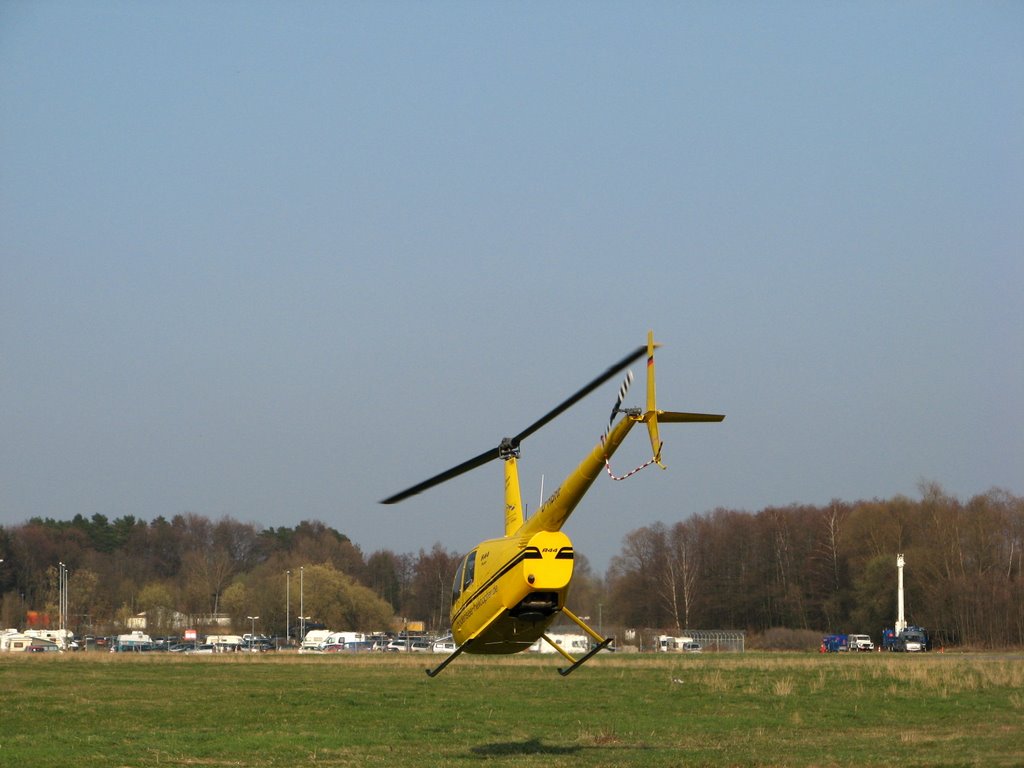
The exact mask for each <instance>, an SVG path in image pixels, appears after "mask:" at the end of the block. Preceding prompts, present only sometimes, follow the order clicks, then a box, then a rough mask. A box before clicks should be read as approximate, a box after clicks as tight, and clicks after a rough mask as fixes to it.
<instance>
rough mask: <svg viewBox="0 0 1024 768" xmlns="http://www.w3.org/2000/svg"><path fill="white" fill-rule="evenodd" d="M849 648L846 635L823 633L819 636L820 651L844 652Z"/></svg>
mask: <svg viewBox="0 0 1024 768" xmlns="http://www.w3.org/2000/svg"><path fill="white" fill-rule="evenodd" d="M848 650H850V645H849V640H848V638H847V636H846V635H825V636H824V637H823V638H821V652H822V653H845V652H846V651H848Z"/></svg>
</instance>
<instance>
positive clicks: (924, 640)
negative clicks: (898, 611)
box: [882, 626, 932, 653]
mask: <svg viewBox="0 0 1024 768" xmlns="http://www.w3.org/2000/svg"><path fill="white" fill-rule="evenodd" d="M931 647H932V643H931V640H930V638H929V637H928V631H927V630H925V629H924V628H923V627H914V626H909V627H907V628H906V629H902V630H900V631H899V632H897V631H896V630H895V629H889V628H886V629H883V630H882V648H883V649H884V650H886V651H894V652H896V653H917V652H920V651H927V650H930V649H931Z"/></svg>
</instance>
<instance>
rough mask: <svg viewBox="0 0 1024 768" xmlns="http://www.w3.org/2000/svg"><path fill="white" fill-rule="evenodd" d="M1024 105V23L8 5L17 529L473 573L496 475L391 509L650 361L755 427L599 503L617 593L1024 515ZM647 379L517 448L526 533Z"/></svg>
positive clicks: (834, 8)
mask: <svg viewBox="0 0 1024 768" xmlns="http://www.w3.org/2000/svg"><path fill="white" fill-rule="evenodd" d="M1022 96H1024V5H1022V4H1021V3H1017V2H1005V3H1002V2H985V3H941V2H940V3H934V2H927V3H924V2H921V3H918V2H907V3H898V4H893V3H885V2H881V3H871V2H868V3H817V2H806V3H747V2H739V3H728V2H726V3H718V2H706V3H705V2H697V3H643V4H637V3H612V2H598V3H582V2H579V3H576V2H568V3H546V2H525V3H476V2H466V3H443V2H442V3H418V2H394V3H370V2H367V3H333V2H322V3H320V2H299V3H290V2H289V3H285V2H272V3H260V2H256V3H242V2H223V3H188V2H180V3H177V2H176V3H135V2H10V1H8V2H4V3H3V4H0V434H2V439H0V524H17V523H20V522H23V521H25V520H26V519H28V518H29V517H31V516H35V515H40V516H50V517H56V518H58V519H70V518H71V517H72V516H73V515H75V514H76V513H81V514H83V515H85V516H87V517H88V516H91V515H93V514H95V513H101V514H104V515H107V516H109V517H117V516H121V515H126V514H133V515H136V516H139V517H142V518H144V519H146V520H150V519H152V518H153V517H155V516H157V515H164V516H168V517H170V516H172V515H174V514H176V513H180V512H195V513H198V514H202V515H207V516H210V517H212V518H218V517H220V516H222V515H231V516H233V517H235V518H237V519H239V520H242V521H244V522H255V523H259V524H262V525H267V526H277V525H294V524H296V523H298V522H299V521H300V520H303V519H319V520H322V521H324V522H325V523H327V524H329V525H331V526H334V527H336V528H337V529H338V530H340V531H342V532H344V533H346V534H347V535H349V536H350V537H351V538H352V540H353V541H354V542H355V543H357V544H358V545H359V546H361V547H362V548H363V550H364V551H365V552H367V553H369V552H372V551H374V550H376V549H379V548H390V549H393V550H396V551H398V552H415V551H417V550H419V549H420V548H421V547H423V548H429V547H430V546H432V545H433V543H434V542H440V543H442V544H443V545H444V546H445V547H447V548H449V549H452V550H459V551H461V550H465V549H467V548H468V547H470V546H472V545H473V544H475V543H476V542H477V541H478V540H480V539H482V538H486V537H489V536H492V535H497V534H498V533H500V531H501V527H502V520H503V512H502V480H501V468H500V466H499V465H498V464H497V463H495V464H493V465H491V466H489V467H487V468H483V469H480V470H477V471H476V472H475V473H473V474H471V475H467V476H464V477H462V478H460V479H458V480H455V481H453V482H451V483H448V484H447V485H444V486H441V487H439V488H435V489H433V490H432V491H430V492H428V493H425V494H423V495H420V496H418V497H415V498H414V499H411V500H409V501H407V502H405V503H403V504H401V505H399V506H397V507H391V506H387V507H385V506H381V505H379V504H378V503H377V501H378V500H379V499H381V498H383V497H385V496H387V495H389V494H391V493H393V492H395V491H398V490H400V489H402V488H404V487H406V486H408V485H411V484H413V483H415V482H417V481H419V480H422V479H424V478H426V477H427V476H429V475H432V474H434V473H435V472H438V471H440V470H442V469H444V468H446V467H447V466H449V465H451V464H455V463H457V462H459V461H461V460H463V459H465V458H468V457H469V456H472V455H475V454H476V453H479V452H481V451H483V450H485V449H487V448H489V447H491V446H493V445H495V444H496V443H497V441H498V440H499V439H500V438H501V437H502V436H504V435H508V434H514V433H516V432H518V431H519V430H521V429H522V428H523V427H525V426H526V425H527V424H529V423H531V422H532V421H533V420H534V419H535V418H537V417H538V416H540V415H541V414H542V413H544V412H545V411H546V410H547V409H548V408H550V407H552V406H553V405H554V404H556V403H557V402H558V401H560V400H561V399H562V398H563V397H565V396H567V395H568V394H569V393H570V392H572V391H573V390H574V389H576V388H577V387H578V386H580V385H582V384H583V383H585V382H586V381H588V380H589V379H591V378H592V377H593V376H595V375H596V374H597V373H599V372H600V371H602V370H604V369H605V368H606V367H607V366H608V365H610V364H611V363H612V362H613V361H614V360H617V359H619V358H620V357H622V356H623V355H624V354H625V353H626V352H627V351H629V350H630V349H632V348H634V347H635V346H637V345H639V344H641V343H643V341H644V338H645V334H646V331H647V329H648V328H653V329H654V330H655V332H656V335H657V337H658V339H659V340H660V341H661V342H663V343H664V345H665V346H664V348H663V349H662V350H660V352H659V357H658V372H659V396H660V405H661V406H662V407H664V408H670V409H679V410H702V411H713V412H722V413H725V414H727V419H726V421H725V422H724V423H723V424H720V425H678V426H672V427H667V428H666V429H665V433H664V435H663V436H664V438H665V442H666V445H665V454H664V458H665V461H666V463H667V464H668V466H669V471H667V472H661V471H658V470H656V469H650V470H647V471H645V472H643V473H640V474H639V475H637V476H636V477H634V478H632V479H630V480H629V481H627V482H623V483H612V482H610V481H604V480H602V481H599V482H598V483H597V484H596V486H595V487H594V489H593V490H592V491H591V493H590V495H589V496H588V497H587V498H586V499H585V500H584V502H583V504H582V505H581V507H580V508H579V509H578V510H577V512H576V514H575V515H574V516H573V518H572V519H571V520H570V521H569V524H568V526H567V528H566V532H567V533H568V534H569V535H570V536H571V537H572V538H573V540H574V542H575V544H576V546H577V548H578V549H579V550H580V551H582V552H583V553H584V554H587V555H588V556H589V557H590V558H591V560H592V563H593V564H594V565H595V567H596V568H597V570H598V571H603V569H604V566H605V565H606V564H607V561H608V559H609V558H610V557H611V556H612V555H613V554H615V553H616V552H618V551H619V549H620V546H621V542H622V537H623V535H624V534H626V533H627V532H628V531H630V530H633V529H635V528H637V527H640V526H643V525H648V524H651V523H653V522H656V521H664V522H667V523H672V522H675V521H676V520H680V519H683V518H685V517H687V516H689V515H691V514H694V513H700V512H704V511H707V510H711V509H714V508H716V507H719V506H723V507H728V508H736V509H746V510H750V511H756V510H758V509H761V508H763V507H765V506H770V505H786V504H790V503H794V502H803V503H813V504H824V503H827V502H828V501H829V500H831V499H833V498H839V499H843V500H847V501H854V500H857V499H864V498H873V497H890V496H892V495H895V494H906V495H909V496H912V497H913V496H916V495H917V487H918V483H919V482H920V481H921V480H929V481H937V482H938V483H940V484H941V485H942V486H943V487H944V488H945V489H946V491H947V492H949V493H952V494H954V495H957V496H959V497H960V498H963V499H966V498H969V497H970V496H972V495H974V494H977V493H983V492H985V491H987V490H989V489H991V488H992V487H1002V488H1006V489H1008V490H1010V491H1012V492H1014V493H1017V494H1020V493H1022V492H1024V300H1022V297H1024V98H1022ZM642 369H643V366H642V365H641V366H639V367H637V369H636V373H637V374H638V375H640V374H642ZM617 383H618V382H617V381H614V382H612V383H610V384H609V385H608V386H607V387H606V388H604V389H603V390H601V391H599V392H597V393H595V394H594V395H592V396H591V397H590V398H589V399H587V400H585V401H584V402H583V403H582V404H580V405H578V406H576V408H575V409H574V410H573V411H571V412H570V413H569V414H566V416H564V417H563V418H562V419H560V420H558V421H555V422H554V423H552V424H551V425H549V426H547V427H545V428H544V429H543V430H542V431H541V432H538V433H537V434H536V435H534V436H533V437H532V438H530V440H528V441H527V442H526V444H525V445H524V452H523V458H522V462H521V475H522V482H523V488H524V495H525V496H526V498H527V501H528V502H529V504H530V506H531V508H533V507H535V506H536V503H537V499H538V498H539V496H540V487H541V482H542V478H543V482H544V485H545V491H546V493H549V492H550V491H551V490H553V489H554V487H555V485H556V484H557V483H558V482H559V481H560V480H561V478H562V477H564V475H565V474H566V473H567V472H568V471H570V470H571V468H572V467H573V466H574V465H575V464H576V462H577V461H578V460H579V459H580V458H582V456H583V455H584V453H585V452H586V451H588V450H589V449H590V447H591V446H592V445H593V444H594V442H596V440H597V438H598V436H599V435H600V433H601V431H602V430H603V428H604V424H605V419H606V417H607V413H608V410H609V409H610V407H611V404H612V402H613V400H614V397H615V389H616V386H617ZM641 391H642V388H641V387H639V386H637V387H636V388H635V392H634V394H635V395H636V397H634V398H633V400H634V401H638V400H639V396H640V392H641ZM645 458H646V447H645V440H644V438H643V437H642V435H641V434H640V433H637V434H635V435H633V436H632V441H631V443H630V444H629V445H628V446H627V447H626V448H624V449H623V452H622V453H621V454H620V455H619V456H617V457H616V460H615V462H614V463H613V468H614V469H615V470H617V471H625V470H628V469H631V468H632V467H633V466H634V465H636V464H638V463H640V462H642V461H643V460H644V459H645Z"/></svg>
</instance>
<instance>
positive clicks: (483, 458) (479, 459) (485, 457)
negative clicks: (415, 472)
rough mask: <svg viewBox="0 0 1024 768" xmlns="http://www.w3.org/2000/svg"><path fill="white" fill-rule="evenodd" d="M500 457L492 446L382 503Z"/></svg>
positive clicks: (394, 500)
mask: <svg viewBox="0 0 1024 768" xmlns="http://www.w3.org/2000/svg"><path fill="white" fill-rule="evenodd" d="M496 458H498V449H497V448H491V449H490V450H489V451H484V452H483V453H481V454H480V455H479V456H475V457H473V458H472V459H470V460H469V461H464V462H462V463H461V464H459V465H458V466H456V467H452V468H451V469H446V470H445V471H444V472H442V473H441V474H439V475H434V476H433V477H431V478H430V479H429V480H424V481H423V482H422V483H417V484H416V485H414V486H412V487H411V488H406V489H405V490H404V491H401V492H400V493H396V494H395V495H394V496H388V497H387V498H386V499H382V500H381V502H380V503H381V504H395V503H397V502H399V501H402V500H403V499H407V498H409V497H410V496H415V495H416V494H417V493H420V492H421V491H425V490H427V488H432V487H433V486H435V485H438V484H440V483H443V482H444V481H445V480H451V479H452V478H453V477H457V476H459V475H461V474H462V473H463V472H469V470H471V469H476V468H477V467H479V466H482V465H484V464H486V463H487V462H489V461H493V460H494V459H496Z"/></svg>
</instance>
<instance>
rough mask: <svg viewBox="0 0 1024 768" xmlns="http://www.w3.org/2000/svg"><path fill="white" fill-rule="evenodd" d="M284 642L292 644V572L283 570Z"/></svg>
mask: <svg viewBox="0 0 1024 768" xmlns="http://www.w3.org/2000/svg"><path fill="white" fill-rule="evenodd" d="M284 644H285V645H286V646H288V645H291V644H292V572H291V571H285V572H284Z"/></svg>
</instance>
